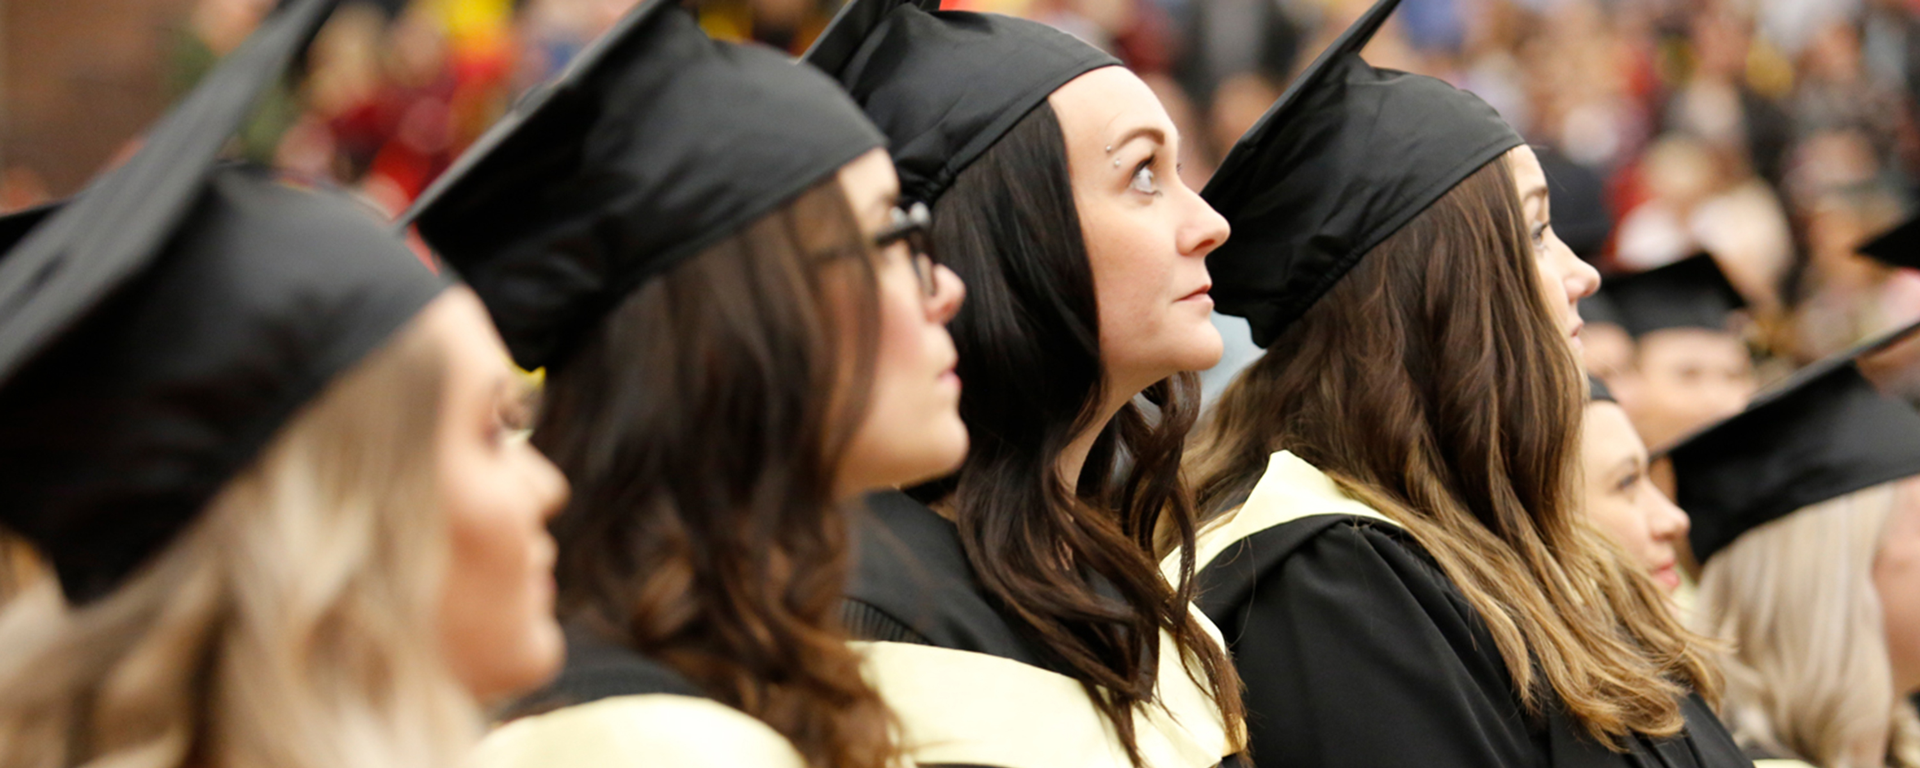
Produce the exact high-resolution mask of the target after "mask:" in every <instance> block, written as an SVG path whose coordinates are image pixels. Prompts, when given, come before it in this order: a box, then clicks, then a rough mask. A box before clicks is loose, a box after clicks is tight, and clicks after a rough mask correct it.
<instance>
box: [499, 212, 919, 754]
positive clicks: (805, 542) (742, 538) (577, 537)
mask: <svg viewBox="0 0 1920 768" xmlns="http://www.w3.org/2000/svg"><path fill="white" fill-rule="evenodd" d="M878 253H879V252H878V251H876V250H874V249H872V248H871V247H869V246H868V244H867V239H866V237H865V236H864V235H863V234H862V232H861V229H860V226H859V223H858V222H857V221H856V220H855V218H854V214H853V211H852V209H851V208H850V207H849V205H848V202H847V199H846V196H845V194H844V193H843V192H842V191H841V187H840V185H839V182H838V180H837V178H834V177H829V178H828V179H827V180H825V181H823V182H821V183H819V184H817V185H815V186H814V187H813V188H811V189H810V190H808V191H806V192H804V193H802V194H801V195H800V196H798V197H796V198H795V199H793V200H791V201H789V202H788V203H786V204H784V205H783V206H781V207H780V208H778V209H776V210H775V211H774V212H772V213H770V214H767V215H766V216H764V217H762V218H760V219H759V220H757V221H755V222H754V223H752V224H750V225H748V226H747V227H746V228H744V229H743V230H741V231H739V232H737V233H735V234H733V235H731V236H729V237H728V238H726V239H724V240H722V241H720V242H719V243H717V244H715V245H713V246H710V247H708V248H706V249H705V250H703V251H702V252H700V253H699V254H697V255H695V256H693V257H692V258H690V259H688V260H687V261H685V262H683V263H681V264H679V265H677V266H676V267H674V268H672V269H671V270H670V271H668V272H667V273H665V274H663V275H661V276H659V277H657V278H654V279H653V280H651V281H649V282H648V283H647V284H645V285H644V286H642V287H641V288H639V289H637V290H635V291H634V292H633V293H632V294H631V295H629V296H628V297H627V298H626V299H624V300H623V302H622V303H621V305H620V306H619V307H617V308H616V309H615V310H614V311H613V313H612V314H611V315H609V316H608V317H607V318H606V319H605V320H604V321H602V322H601V324H600V327H599V328H598V329H596V330H595V332H594V333H593V334H592V335H591V336H590V337H589V338H588V339H587V340H586V341H585V343H584V345H583V346H582V347H581V348H580V350H579V351H578V352H577V353H575V354H574V355H572V356H571V357H569V358H568V360H567V361H566V362H565V363H564V364H562V365H560V366H558V367H556V368H554V369H551V370H549V371H548V375H547V384H546V393H545V398H546V402H545V405H544V407H543V408H542V411H541V413H540V416H539V419H538V422H537V424H536V426H535V428H534V434H533V442H534V444H536V445H538V446H539V447H540V448H541V449H542V450H544V451H545V452H546V453H547V455H548V456H550V457H552V458H553V461H554V462H555V463H556V464H558V465H559V466H560V468H561V469H562V470H563V471H564V472H565V473H566V474H567V477H568V478H569V479H570V480H571V481H572V482H573V497H572V501H571V503H570V504H569V505H568V507H567V509H566V510H565V511H563V512H562V513H561V514H560V516H559V517H557V518H556V519H555V520H554V524H553V532H554V536H555V538H556V539H557V540H558V542H559V545H560V554H559V564H558V567H557V569H556V571H557V574H558V579H559V587H560V590H559V611H560V616H561V618H562V620H563V621H565V622H567V623H568V624H570V625H572V626H574V627H582V628H585V629H586V630H588V631H591V632H593V633H595V634H596V635H598V636H599V638H600V639H602V640H605V641H608V642H613V643H617V644H620V645H622V646H624V647H627V648H629V649H631V650H633V651H636V652H638V653H640V654H643V655H645V656H647V657H648V658H651V659H653V660H656V661H659V662H661V663H663V664H665V665H667V666H668V667H670V668H672V669H673V670H675V671H677V672H679V673H680V674H682V675H684V676H685V677H686V678H687V679H688V680H689V681H691V682H692V683H694V684H695V685H697V686H699V687H700V688H701V689H702V690H703V691H704V692H705V693H706V694H707V695H709V696H712V697H713V698H714V699H716V700H718V701H721V702H724V703H726V704H728V705H730V706H733V707H735V708H738V709H740V710H741V711H743V712H746V713H747V714H749V715H752V716H753V717H756V718H759V719H760V720H761V721H763V722H765V723H767V724H768V725H769V726H772V727H773V729H774V730H776V731H778V732H780V734H781V735H783V736H785V737H786V738H787V739H788V740H789V741H790V742H792V743H793V745H794V746H795V747H796V748H797V749H798V750H799V752H800V754H801V755H802V756H804V757H805V758H806V760H807V762H808V764H809V765H812V766H814V767H815V768H885V767H886V766H888V765H890V761H891V760H892V759H893V757H894V755H895V754H897V748H896V747H895V745H894V742H893V739H892V736H891V731H890V727H891V724H892V722H893V721H892V718H891V713H890V711H889V710H888V709H887V707H886V705H885V704H884V703H883V702H882V701H881V698H880V695H879V693H878V692H877V691H875V690H874V689H873V687H872V686H870V685H868V684H867V682H866V680H865V679H864V678H863V677H862V676H861V672H860V665H861V659H860V656H859V655H858V653H857V652H855V651H854V650H853V648H852V647H851V646H849V645H848V643H847V641H848V639H849V638H848V636H847V633H846V631H845V630H844V629H843V628H842V627H841V624H840V621H839V609H840V602H841V599H842V596H843V594H844V590H845V587H846V583H847V579H848V578H849V570H850V568H851V562H850V546H851V545H850V539H849V535H848V517H847V514H848V512H847V510H845V509H842V508H841V507H840V505H839V504H838V503H837V501H836V499H835V498H834V480H835V478H836V477H837V475H838V473H839V469H840V464H841V461H842V457H843V456H844V455H845V453H846V449H847V445H848V443H849V441H850V440H851V439H852V437H853V435H854V432H855V431H856V430H857V428H858V427H859V425H860V422H861V420H862V419H863V417H864V415H865V403H866V401H867V396H866V391H867V389H868V388H869V387H870V385H871V378H872V368H873V358H874V355H875V345H876V343H877V339H876V334H877V322H878V311H879V310H878V291H879V288H878V283H877V278H876V277H875V263H874V261H873V260H874V259H876V258H878ZM839 302H844V305H843V306H845V307H846V308H847V309H849V310H851V311H847V312H841V313H836V312H835V311H834V306H833V305H834V304H835V303H839ZM842 317H844V318H848V319H850V322H851V323H852V324H853V326H854V327H852V328H846V327H842V325H841V318H842ZM849 340H851V343H852V348H848V342H849ZM829 393H832V394H829Z"/></svg>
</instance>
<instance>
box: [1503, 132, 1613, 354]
mask: <svg viewBox="0 0 1920 768" xmlns="http://www.w3.org/2000/svg"><path fill="white" fill-rule="evenodd" d="M1507 164H1508V167H1509V168H1511V169H1512V170H1513V182H1514V187H1515V191H1517V192H1519V194H1520V207H1521V210H1522V211H1523V212H1524V213H1525V215H1526V224H1527V237H1528V239H1529V240H1530V241H1531V242H1532V243H1533V252H1534V265H1535V266H1536V267H1538V268H1539V270H1540V283H1541V286H1542V288H1544V289H1545V290H1546V292H1547V296H1546V298H1547V306H1548V307H1549V308H1550V309H1552V310H1553V314H1554V319H1555V320H1556V321H1557V322H1558V324H1559V325H1560V328H1561V331H1562V332H1563V333H1564V334H1565V335H1566V336H1565V338H1566V339H1567V343H1568V344H1570V345H1572V347H1573V351H1574V359H1576V360H1580V359H1583V356H1582V354H1581V353H1582V347H1581V341H1580V331H1581V327H1582V326H1583V325H1584V323H1583V322H1582V321H1581V320H1580V309H1579V304H1580V300H1581V299H1584V298H1586V297H1588V296H1592V295H1593V292H1594V291H1597V290H1599V289H1600V272H1599V271H1598V270H1595V269H1594V268H1593V265H1591V264H1588V263H1586V262H1584V261H1581V260H1580V257H1579V256H1575V255H1574V253H1573V249H1572V248H1569V247H1567V244H1566V243H1563V242H1561V241H1560V236H1559V235H1557V234H1554V232H1553V208H1552V207H1551V205H1550V201H1549V200H1548V198H1547V173H1546V171H1544V170H1541V168H1540V159H1539V158H1538V157H1535V156H1534V154H1533V149H1532V148H1530V147H1528V146H1527V145H1525V144H1522V145H1520V146H1518V147H1514V148H1513V149H1511V150H1508V151H1507Z"/></svg>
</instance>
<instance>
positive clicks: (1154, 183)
mask: <svg viewBox="0 0 1920 768" xmlns="http://www.w3.org/2000/svg"><path fill="white" fill-rule="evenodd" d="M1152 162H1153V161H1152V160H1151V159H1149V160H1148V161H1147V162H1144V163H1141V164H1140V167H1139V168H1138V169H1137V170H1135V171H1134V172H1133V181H1132V182H1131V183H1129V184H1128V185H1127V188H1128V189H1131V190H1133V191H1135V192H1139V193H1140V194H1143V195H1158V194H1160V177H1158V176H1155V175H1154V173H1153V169H1152V168H1149V167H1148V166H1149V165H1150V164H1152Z"/></svg>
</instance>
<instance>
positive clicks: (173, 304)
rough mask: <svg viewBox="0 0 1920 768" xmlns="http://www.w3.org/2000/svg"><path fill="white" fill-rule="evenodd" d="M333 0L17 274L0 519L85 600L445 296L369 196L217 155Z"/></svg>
mask: <svg viewBox="0 0 1920 768" xmlns="http://www.w3.org/2000/svg"><path fill="white" fill-rule="evenodd" d="M331 5H332V2H331V0H298V1H297V2H295V3H293V4H291V5H289V6H287V7H285V8H283V9H282V10H281V11H280V12H278V13H276V14H275V15H274V16H272V17H270V18H269V19H268V20H267V21H266V22H265V23H263V24H262V26H261V28H260V29H259V30H258V31H257V32H255V33H254V35H253V36H252V37H250V38H249V39H248V41H247V42H246V43H245V44H244V45H242V46H241V47H240V48H239V49H238V50H237V51H235V52H234V53H233V54H232V55H231V56H229V57H228V58H227V59H226V60H225V61H222V62H221V63H220V65H219V66H218V67H216V68H215V69H214V71H213V72H211V73H209V74H208V75H207V77H206V78H205V79H204V80H202V81H201V83H200V85H199V86H197V87H196V88H195V89H194V90H193V91H192V92H191V93H189V94H188V95H187V97H186V98H185V99H183V100H182V101H181V102H180V104H179V105H178V106H176V107H175V108H174V109H172V110H171V111H170V112H169V113H168V114H167V116H166V117H165V118H163V119H162V120H161V122H160V123H159V124H158V126H157V127H156V128H155V129H154V130H153V131H152V132H151V134H150V135H149V136H148V138H147V140H146V142H145V144H144V146H143V148H142V149H141V150H140V151H139V152H138V153H137V154H135V155H134V156H133V157H132V158H131V159H129V160H128V161H127V163H126V164H125V165H122V166H120V167H119V168H117V169H115V170H113V171H111V172H109V173H107V174H106V175H105V176H103V177H102V178H101V179H100V180H99V181H97V182H96V183H94V184H93V185H91V186H90V187H88V188H87V189H86V190H85V191H83V192H82V193H81V194H80V195H79V196H78V197H76V198H75V199H74V200H73V201H71V202H69V203H67V204H66V205H65V206H64V207H62V208H61V209H60V210H59V211H58V212H56V213H52V214H50V215H47V217H46V219H45V221H43V222H41V223H40V225H39V226H37V227H35V228H33V229H32V231H31V232H30V233H28V234H27V235H26V237H25V239H24V240H23V241H22V242H21V243H20V244H19V245H18V246H17V247H16V248H14V249H12V250H11V251H9V252H8V253H7V255H6V257H5V259H4V260H0V467H5V468H6V470H5V472H4V473H0V498H5V499H6V504H5V506H4V507H0V523H4V524H5V525H6V527H8V528H10V529H12V530H14V531H15V532H17V533H19V534H20V535H22V536H24V537H25V538H26V539H27V540H29V541H31V542H33V543H34V544H35V546H36V547H38V548H39V550H40V551H41V553H42V554H43V555H45V556H46V558H47V559H48V560H49V561H51V563H52V565H53V568H54V571H55V572H56V574H57V575H58V576H59V579H60V583H61V586H62V587H63V588H64V590H65V592H66V596H67V599H68V600H69V601H72V602H74V603H82V602H86V601H89V600H92V599H94V598H97V597H99V596H101V595H103V594H106V593H107V592H109V591H110V590H112V589H113V587H114V586H115V585H117V584H118V583H119V582H120V581H121V580H122V579H124V578H126V576H127V575H128V574H130V573H132V572H133V571H134V570H136V569H137V568H138V567H140V565H141V564H142V563H144V562H145V561H146V560H147V559H148V558H149V557H151V556H152V555H153V554H154V553H155V552H158V551H159V550H161V549H162V548H164V547H165V546H166V544H167V543H168V542H170V541H171V540H172V539H173V537H174V536H175V535H176V534H177V533H178V532H179V531H180V530H181V529H182V528H184V527H185V526H186V525H187V524H188V523H189V522H190V521H192V520H193V519H194V518H195V517H196V515H197V513H198V512H199V510H200V509H201V508H202V507H204V506H205V505H206V503H207V502H208V501H209V500H210V499H211V498H212V497H213V495H214V494H215V493H216V492H217V491H218V490H219V488H220V487H221V486H222V485H223V484H225V483H226V481H227V480H228V479H229V478H231V477H232V476H233V475H234V474H235V473H236V472H238V471H240V470H241V469H243V468H244V467H245V466H246V465H247V464H248V463H250V462H251V461H253V459H254V457H255V454H256V453H257V452H258V451H259V450H260V449H261V448H262V447H264V445H265V444H266V443H267V442H268V440H269V439H270V438H271V437H272V436H273V434H274V433H275V432H276V431H277V430H278V429H279V428H280V426H281V425H282V424H284V423H285V422H286V421H287V419H289V418H290V417H291V416H292V415H293V414H294V413H295V412H296V411H297V410H298V409H299V408H300V407H301V406H302V405H303V404H305V403H306V402H307V401H308V400H310V399H311V398H312V397H314V396H315V395H316V394H317V393H319V392H320V391H321V389H322V388H323V387H324V386H325V385H326V383H327V382H328V381H329V380H330V379H331V378H332V377H333V376H335V375H336V374H339V373H341V372H342V371H345V370H346V369H348V368H349V367H351V366H353V365H354V364H355V363H356V362H358V361H359V360H360V359H361V358H362V357H363V356H364V355H366V354H367V353H368V352H370V351H372V350H374V349H376V348H377V347H379V346H380V345H382V344H383V343H385V341H386V340H387V339H388V338H389V337H390V336H391V335H392V334H393V332H394V331H395V330H397V329H398V328H399V327H400V326H401V325H403V324H405V323H406V322H407V321H408V320H409V319H411V318H412V317H413V316H414V315H415V314H416V313H417V312H418V311H419V310H420V308H421V307H423V306H425V305H426V303H427V302H428V301H430V300H431V299H432V298H433V297H434V296H435V295H437V294H438V293H439V292H440V290H441V288H443V287H444V286H445V283H444V281H443V280H441V279H440V278H438V277H436V276H434V275H433V274H432V273H431V272H430V271H429V270H427V268H426V267H425V265H423V264H421V263H420V262H419V260H418V259H417V258H415V257H414V256H413V254H412V253H411V252H410V251H409V250H407V248H406V247H405V246H404V245H403V244H401V243H400V242H398V241H397V240H395V239H394V238H393V237H392V236H391V235H390V234H389V233H388V231H387V229H386V228H385V227H384V226H382V225H381V224H380V223H378V222H377V221H376V220H375V218H374V217H373V215H372V213H371V211H369V210H367V209H365V208H363V207H361V206H360V205H358V204H357V203H353V202H351V201H349V200H347V199H345V198H343V197H339V196H332V195H322V194H317V193H314V192H307V191H300V190H296V189H293V188H291V187H288V186H286V185H284V184H281V183H279V182H278V181H276V180H275V179H274V178H272V177H271V176H269V175H268V174H267V172H265V171H263V170H260V169H250V168H245V167H239V166H224V167H223V166H221V165H220V164H219V163H218V162H217V160H216V156H217V155H218V153H219V149H220V147H221V146H222V145H223V144H225V143H226V141H227V139H228V138H229V137H231V136H232V134H233V132H234V130H235V129H236V128H237V127H238V125H239V124H240V122H241V121H242V120H243V119H244V118H245V117H246V115H247V113H248V112H249V107H250V105H251V104H252V103H253V101H254V99H255V97H256V96H257V95H258V94H259V93H260V91H262V90H263V89H264V88H265V87H266V86H267V85H269V84H270V83H272V82H274V81H276V80H277V79H278V78H279V77H280V75H281V73H282V71H283V70H284V68H285V66H286V63H287V61H288V59H289V58H291V56H292V55H293V54H294V52H295V50H296V49H297V48H299V47H300V45H301V44H302V43H303V42H304V41H305V40H306V39H307V37H308V35H309V34H310V33H311V32H312V30H313V29H314V27H315V26H317V25H318V24H319V22H320V21H321V19H323V18H325V16H326V12H327V10H329V9H330V7H331Z"/></svg>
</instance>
